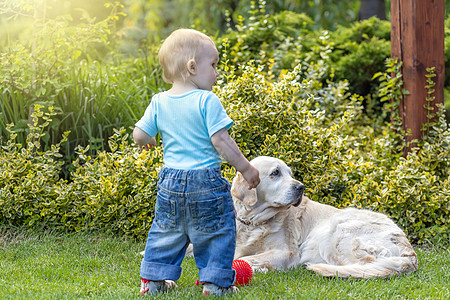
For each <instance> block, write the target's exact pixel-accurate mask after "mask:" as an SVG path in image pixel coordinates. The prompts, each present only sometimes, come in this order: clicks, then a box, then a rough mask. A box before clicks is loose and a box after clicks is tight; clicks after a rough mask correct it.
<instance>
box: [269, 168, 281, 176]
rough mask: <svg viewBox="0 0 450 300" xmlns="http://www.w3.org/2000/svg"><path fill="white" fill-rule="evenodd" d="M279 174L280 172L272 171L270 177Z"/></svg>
mask: <svg viewBox="0 0 450 300" xmlns="http://www.w3.org/2000/svg"><path fill="white" fill-rule="evenodd" d="M279 174H280V171H279V170H278V169H277V170H275V171H273V172H272V173H271V174H270V176H278V175H279Z"/></svg>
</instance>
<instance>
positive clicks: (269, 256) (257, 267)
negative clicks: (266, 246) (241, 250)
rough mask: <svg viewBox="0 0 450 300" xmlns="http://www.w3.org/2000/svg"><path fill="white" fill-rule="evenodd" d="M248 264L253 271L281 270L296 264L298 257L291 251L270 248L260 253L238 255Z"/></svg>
mask: <svg viewBox="0 0 450 300" xmlns="http://www.w3.org/2000/svg"><path fill="white" fill-rule="evenodd" d="M239 259H242V260H245V261H246V262H248V263H249V264H250V266H251V267H252V269H253V271H254V272H263V273H266V272H267V271H269V270H282V271H285V270H287V269H290V268H293V267H295V266H296V265H298V261H299V257H297V255H295V254H294V253H293V252H292V251H283V250H270V251H267V252H263V253H260V254H255V255H249V256H244V257H240V258H239Z"/></svg>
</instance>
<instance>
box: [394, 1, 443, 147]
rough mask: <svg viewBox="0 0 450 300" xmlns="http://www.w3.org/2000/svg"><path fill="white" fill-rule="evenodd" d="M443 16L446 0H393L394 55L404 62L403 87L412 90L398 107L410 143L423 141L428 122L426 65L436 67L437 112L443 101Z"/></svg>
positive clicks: (435, 95) (435, 94)
mask: <svg viewBox="0 0 450 300" xmlns="http://www.w3.org/2000/svg"><path fill="white" fill-rule="evenodd" d="M444 15H445V9H444V0H391V57H392V58H398V59H399V60H400V61H402V62H403V67H402V74H403V82H404V86H403V87H404V88H405V89H406V90H407V91H409V93H410V94H409V95H405V96H404V97H403V99H402V100H401V101H400V108H399V110H400V111H399V113H400V116H401V118H402V120H403V129H404V130H405V131H407V130H411V135H410V136H407V137H406V141H407V142H410V141H412V140H414V139H417V140H420V139H421V138H422V136H423V132H422V131H421V129H422V124H425V123H427V122H428V119H427V112H428V111H427V110H426V109H425V108H424V105H425V104H427V102H426V100H425V99H426V97H427V90H426V89H425V85H426V77H425V75H426V74H427V68H430V67H435V74H436V77H434V79H433V80H434V82H435V84H436V85H435V92H434V94H433V96H434V97H435V100H434V102H433V106H434V113H435V112H436V110H437V108H436V104H437V103H444V80H445V76H444V74H445V66H444V20H445V17H444ZM414 146H415V144H413V145H411V146H410V147H408V149H405V154H406V152H408V151H409V150H410V149H411V148H412V147H414Z"/></svg>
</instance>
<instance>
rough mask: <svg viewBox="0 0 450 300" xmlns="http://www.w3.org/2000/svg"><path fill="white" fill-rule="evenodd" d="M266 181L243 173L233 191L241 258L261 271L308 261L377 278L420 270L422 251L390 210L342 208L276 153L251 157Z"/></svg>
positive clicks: (326, 271) (323, 269)
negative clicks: (251, 181)
mask: <svg viewBox="0 0 450 300" xmlns="http://www.w3.org/2000/svg"><path fill="white" fill-rule="evenodd" d="M251 163H252V165H254V166H255V167H256V168H257V169H258V170H259V174H260V179H261V183H260V184H259V185H258V187H257V188H256V190H255V189H253V190H248V184H247V183H246V182H245V180H244V178H243V177H242V175H241V174H239V173H238V174H237V175H236V177H235V178H234V179H233V184H232V188H231V193H232V195H233V199H234V204H235V208H236V215H237V221H236V225H237V246H236V254H235V259H243V260H245V261H247V262H248V263H250V265H251V266H252V267H253V269H254V270H255V271H263V272H266V271H268V270H275V269H277V270H287V269H289V268H293V267H296V266H298V265H305V266H306V268H307V269H309V270H312V271H314V272H316V273H318V274H321V275H323V276H338V277H354V278H373V277H386V276H390V275H393V274H402V273H408V272H412V271H415V270H417V268H418V261H417V256H416V253H415V252H414V250H413V248H412V246H411V244H410V243H409V241H408V239H407V237H406V236H405V234H404V233H403V231H402V230H401V229H400V228H399V227H398V226H397V225H396V224H395V223H394V222H393V221H392V220H390V219H389V218H388V217H387V216H386V215H383V214H380V213H376V212H373V211H369V210H363V209H355V208H346V209H342V210H341V209H337V208H334V207H332V206H329V205H324V204H320V203H318V202H315V201H312V200H310V199H308V198H307V197H305V196H304V195H303V189H304V187H303V185H302V184H301V183H300V182H299V181H297V180H295V179H294V178H292V173H291V170H290V168H289V167H288V166H287V165H286V164H285V163H284V162H282V161H281V160H279V159H276V158H273V157H266V156H263V157H257V158H255V159H254V160H252V161H251Z"/></svg>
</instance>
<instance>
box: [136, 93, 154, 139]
mask: <svg viewBox="0 0 450 300" xmlns="http://www.w3.org/2000/svg"><path fill="white" fill-rule="evenodd" d="M156 113H157V96H156V95H155V96H153V98H152V101H151V102H150V104H149V106H148V107H147V109H146V110H145V113H144V115H143V116H142V118H141V119H140V120H139V121H137V122H136V124H135V126H136V127H138V128H139V129H141V130H143V131H144V132H145V133H147V134H148V135H150V136H153V137H155V136H156V134H157V133H158V122H157V118H156V115H157V114H156Z"/></svg>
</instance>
